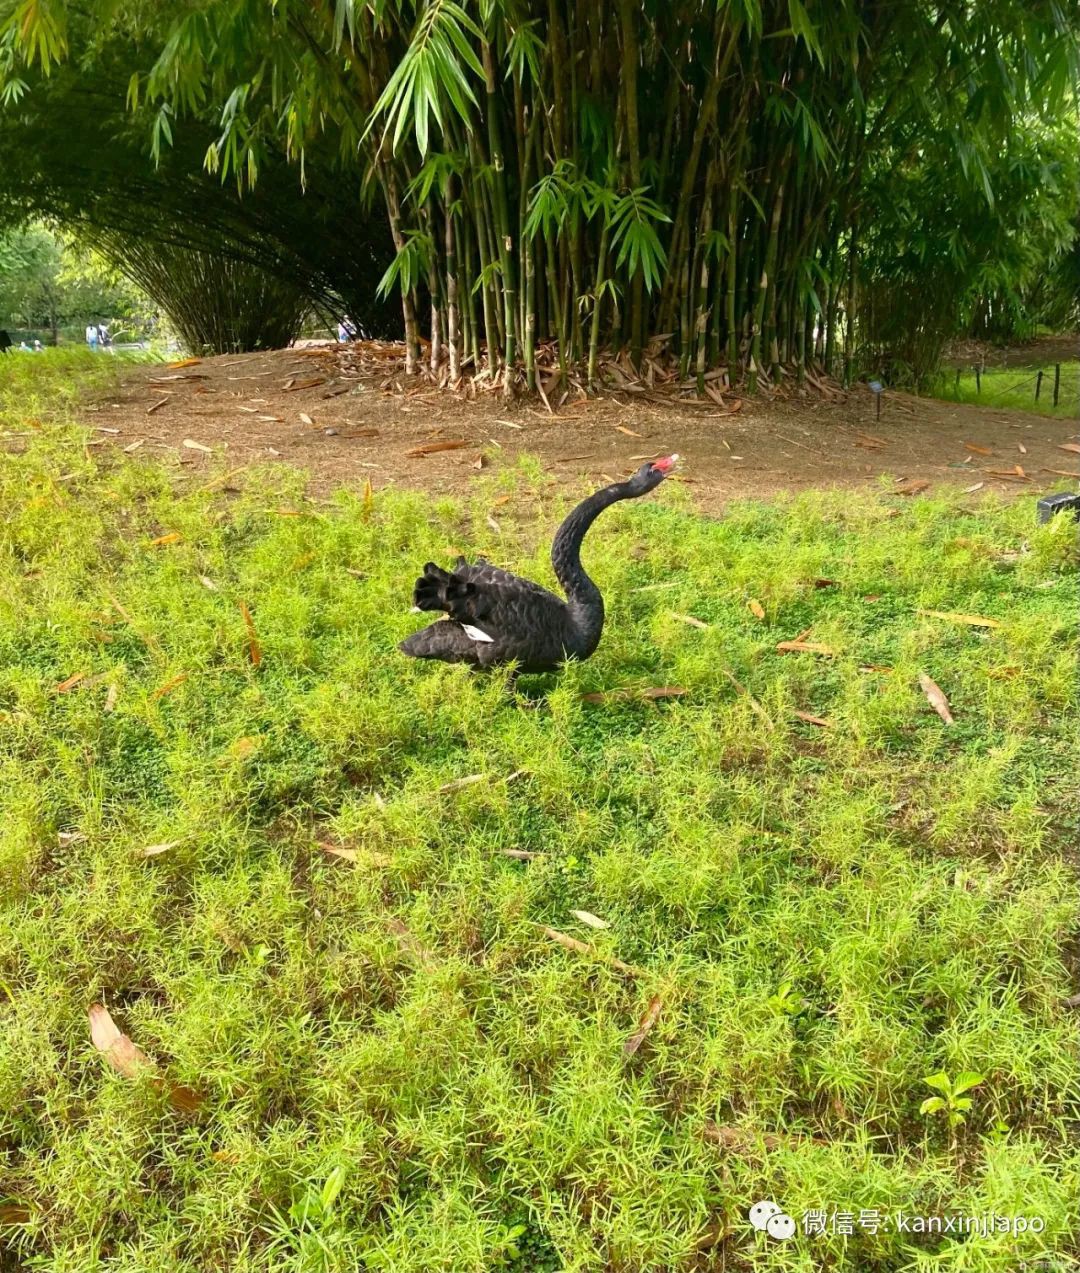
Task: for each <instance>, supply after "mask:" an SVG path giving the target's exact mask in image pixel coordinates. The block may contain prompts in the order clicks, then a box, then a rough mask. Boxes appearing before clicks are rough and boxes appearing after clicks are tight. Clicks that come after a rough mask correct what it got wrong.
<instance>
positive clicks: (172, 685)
mask: <svg viewBox="0 0 1080 1273" xmlns="http://www.w3.org/2000/svg"><path fill="white" fill-rule="evenodd" d="M188 675H189V674H188V673H187V672H180V673H178V674H177V675H176V676H174V677H173V678H172V679H171V680H169V681H166V682H165V684H164V685H159V686H158V687H157V689H156V690H154V692H153V693H152V694H151V695H150V698H151V700H153V699H155V698H164V697H165V695H166V694H171V693H172V692H173V690H174V689H176V687H177V686H178V685H183V683H184V682H185V681H186V680H187V679H188Z"/></svg>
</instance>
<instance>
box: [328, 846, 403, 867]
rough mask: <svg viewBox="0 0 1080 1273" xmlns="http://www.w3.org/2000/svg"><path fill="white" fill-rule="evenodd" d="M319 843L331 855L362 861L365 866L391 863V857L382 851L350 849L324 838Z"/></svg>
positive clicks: (355, 861)
mask: <svg viewBox="0 0 1080 1273" xmlns="http://www.w3.org/2000/svg"><path fill="white" fill-rule="evenodd" d="M317 843H318V846H319V848H320V849H322V851H323V852H324V853H329V854H330V856H331V857H335V858H341V860H342V861H343V862H352V863H354V864H355V863H362V864H363V865H364V866H389V865H390V859H389V858H388V857H386V856H385V854H382V853H370V852H368V851H367V850H366V849H349V848H345V847H343V846H341V845H337V844H327V843H325V842H324V841H322V840H319V841H317Z"/></svg>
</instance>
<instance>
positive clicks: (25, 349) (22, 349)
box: [19, 340, 32, 354]
mask: <svg viewBox="0 0 1080 1273" xmlns="http://www.w3.org/2000/svg"><path fill="white" fill-rule="evenodd" d="M31 352H32V350H31V349H30V346H29V345H28V344H27V343H26V341H25V340H20V341H19V353H20V354H29V353H31Z"/></svg>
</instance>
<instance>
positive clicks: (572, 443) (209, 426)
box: [88, 342, 1080, 511]
mask: <svg viewBox="0 0 1080 1273" xmlns="http://www.w3.org/2000/svg"><path fill="white" fill-rule="evenodd" d="M399 367H400V359H399V354H398V351H397V350H396V348H395V347H391V346H384V345H380V344H378V343H377V342H366V343H362V344H358V345H355V346H347V347H337V346H332V345H329V346H314V347H308V348H303V349H285V350H276V351H272V352H268V353H255V354H247V355H244V356H239V357H238V356H232V357H219V358H206V359H202V360H199V361H197V362H195V361H191V362H189V363H188V364H187V365H173V366H169V367H166V366H162V365H158V366H139V367H133V368H132V369H131V370H130V372H128V373H127V374H126V375H125V377H124V379H123V382H122V385H121V388H120V390H119V392H116V393H114V394H112V395H110V396H108V397H106V398H103V399H100V400H98V401H95V402H92V403H91V404H89V407H88V411H89V413H90V414H89V421H88V422H89V423H91V425H92V427H94V428H97V429H99V430H101V431H102V433H103V436H104V437H105V438H106V439H108V441H109V442H110V443H113V444H115V445H116V446H118V447H122V448H125V449H127V450H143V449H145V451H146V452H148V453H153V452H156V453H158V454H171V455H173V456H174V457H175V459H176V461H177V462H178V463H179V464H181V465H183V466H185V467H188V468H190V469H192V470H194V471H198V470H199V469H201V468H206V467H208V466H209V465H211V464H212V463H213V461H214V457H215V456H220V455H221V454H222V453H224V455H225V457H226V462H227V464H228V466H229V467H230V468H237V469H241V468H243V467H245V466H247V465H248V464H251V463H255V462H265V461H267V460H276V461H279V462H285V463H289V464H293V465H296V466H297V467H299V468H302V469H304V470H306V471H307V472H308V473H309V474H310V489H311V491H312V493H313V494H325V493H326V492H328V491H329V490H332V489H334V488H335V487H339V486H342V485H345V486H355V485H358V484H360V483H362V482H363V481H364V479H365V478H370V480H371V483H372V485H373V486H374V487H375V488H379V487H382V486H386V485H388V484H390V483H394V484H397V485H400V486H405V487H413V488H419V489H424V490H428V491H432V492H460V491H462V490H464V489H465V488H467V487H468V486H469V484H470V483H471V482H473V481H475V480H476V479H477V478H478V477H479V476H480V475H481V473H482V472H486V473H491V472H492V471H495V470H497V469H498V468H499V467H500V466H503V465H506V464H510V463H513V462H514V460H515V458H516V457H517V456H518V455H519V454H521V453H529V454H533V455H536V456H539V458H540V460H541V462H542V463H543V464H544V466H545V468H546V469H548V470H549V471H550V472H551V473H552V474H553V475H555V476H556V477H559V478H563V479H566V480H570V479H573V478H576V477H578V476H585V477H587V478H588V479H590V480H598V481H604V480H608V479H611V478H614V477H617V476H619V475H622V474H625V473H626V472H628V471H629V470H632V469H633V468H636V467H637V465H638V464H640V463H641V462H642V460H643V458H646V457H652V456H656V455H662V454H668V453H670V452H672V451H677V452H679V454H680V455H682V456H684V457H685V460H686V463H685V465H684V466H683V473H682V479H683V480H685V481H687V482H689V483H692V490H693V494H694V496H695V501H696V502H697V503H699V504H700V506H701V507H702V508H703V509H704V510H705V511H714V510H716V509H718V508H719V507H722V506H723V504H724V502H725V501H727V500H728V499H731V498H735V497H746V496H768V495H773V494H775V493H777V492H779V491H789V490H799V489H803V488H807V487H848V488H854V487H864V486H880V485H881V484H882V482H888V483H895V484H896V485H897V486H898V488H899V489H900V490H902V491H906V492H908V493H915V492H917V491H919V490H925V489H927V487H924V486H922V485H921V484H922V483H929V485H930V486H931V487H933V486H935V485H938V484H940V483H947V484H949V485H953V486H959V487H961V488H965V489H966V488H969V487H974V486H977V485H978V484H980V483H981V484H982V485H981V486H979V489H980V490H999V491H1009V492H1020V491H1023V492H1028V493H1041V492H1044V491H1046V490H1051V489H1071V488H1072V482H1071V481H1070V476H1071V477H1073V478H1074V479H1075V478H1076V477H1080V454H1077V453H1075V452H1074V451H1071V450H1062V449H1061V448H1062V446H1063V445H1065V444H1075V443H1076V442H1077V439H1078V438H1080V421H1076V422H1074V421H1062V420H1053V419H1048V418H1045V417H1043V416H1038V415H1033V414H1029V413H1027V412H1023V411H1005V410H995V409H987V408H983V407H973V406H967V405H964V404H960V403H948V402H939V401H937V400H934V399H928V398H915V397H911V396H909V395H905V394H895V393H887V394H885V395H884V399H883V402H882V413H881V418H880V419H876V418H875V411H874V401H873V397H872V395H871V394H870V392H869V390H867V389H866V388H865V387H858V388H856V389H854V390H852V391H851V392H850V393H847V394H841V393H838V392H835V391H833V390H829V389H826V391H825V392H826V394H827V396H823V394H822V393H820V392H818V390H816V389H807V390H806V391H804V393H803V394H800V393H799V392H798V391H797V390H796V389H795V388H794V386H792V387H790V388H788V387H785V388H784V390H782V391H774V392H773V393H772V394H771V396H768V397H765V396H763V397H759V398H757V399H754V400H749V399H740V398H739V397H738V396H737V395H736V394H735V393H732V392H729V391H725V392H724V393H723V394H722V395H719V397H720V399H721V401H716V400H714V399H713V398H705V399H698V398H697V397H696V395H694V394H693V393H689V394H687V393H680V392H679V391H678V389H677V388H676V387H675V386H674V385H672V386H670V387H668V388H667V389H666V390H665V389H663V388H662V387H661V386H648V387H645V388H643V389H641V390H639V391H638V392H631V391H629V390H628V389H627V388H626V387H625V386H624V387H622V388H620V389H616V388H612V389H611V390H610V391H605V392H604V393H603V394H602V395H600V396H598V397H593V398H584V397H579V396H577V395H576V394H574V393H573V392H571V394H570V396H569V398H568V399H567V400H566V401H565V402H563V404H562V405H561V406H559V405H556V404H555V403H554V402H553V403H552V409H551V410H548V409H546V408H545V405H544V403H543V402H542V401H540V400H536V399H528V400H520V401H517V402H514V403H506V402H504V401H503V400H502V398H501V397H500V396H499V394H497V393H495V392H488V393H485V392H482V391H481V392H478V393H476V394H475V396H474V397H468V396H465V395H459V394H456V393H454V392H452V391H449V390H446V389H440V388H438V387H437V386H436V385H434V384H432V383H430V382H427V381H425V382H422V383H419V384H410V382H409V381H408V380H407V379H406V378H405V377H404V376H403V375H401V374H400V372H399ZM714 388H715V386H714ZM721 403H722V405H721ZM192 444H194V445H192Z"/></svg>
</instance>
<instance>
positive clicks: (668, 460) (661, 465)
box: [652, 455, 679, 473]
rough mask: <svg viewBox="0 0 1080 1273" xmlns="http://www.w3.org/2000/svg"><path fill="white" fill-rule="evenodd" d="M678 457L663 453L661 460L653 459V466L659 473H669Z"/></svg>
mask: <svg viewBox="0 0 1080 1273" xmlns="http://www.w3.org/2000/svg"><path fill="white" fill-rule="evenodd" d="M678 458H679V457H678V456H677V455H665V456H664V458H663V459H662V460H653V465H652V466H653V468H654V469H657V470H658V471H659V472H661V473H670V472H671V470H672V469H673V468H674V467H675V461H676V460H677V459H678Z"/></svg>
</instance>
